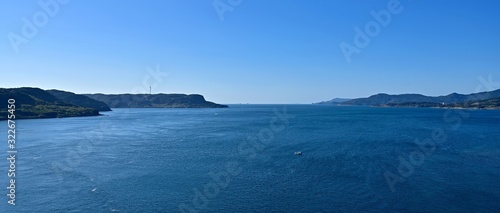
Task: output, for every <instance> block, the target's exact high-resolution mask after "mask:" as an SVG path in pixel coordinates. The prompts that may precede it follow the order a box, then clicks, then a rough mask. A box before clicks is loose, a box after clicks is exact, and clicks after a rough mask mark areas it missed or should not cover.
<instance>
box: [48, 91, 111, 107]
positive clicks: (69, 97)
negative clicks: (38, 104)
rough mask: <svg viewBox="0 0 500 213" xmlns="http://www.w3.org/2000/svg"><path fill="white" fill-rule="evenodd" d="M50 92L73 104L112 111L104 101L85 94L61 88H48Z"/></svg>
mask: <svg viewBox="0 0 500 213" xmlns="http://www.w3.org/2000/svg"><path fill="white" fill-rule="evenodd" d="M47 92H49V93H50V94H52V95H53V96H55V97H56V98H59V99H60V100H62V101H64V102H66V103H70V104H73V105H77V106H81V107H87V108H93V109H96V110H99V111H111V109H110V108H109V107H108V105H106V104H105V103H104V102H102V101H97V100H94V99H92V98H89V97H87V96H85V95H78V94H75V93H72V92H66V91H61V90H47Z"/></svg>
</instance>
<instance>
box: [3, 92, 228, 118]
mask: <svg viewBox="0 0 500 213" xmlns="http://www.w3.org/2000/svg"><path fill="white" fill-rule="evenodd" d="M9 99H14V100H15V109H14V110H15V111H14V114H15V116H16V117H15V118H16V119H37V118H65V117H83V116H99V115H101V114H100V113H99V112H106V111H111V108H226V107H228V106H226V105H221V104H216V103H213V102H209V101H206V100H205V98H204V97H203V96H202V95H196V94H195V95H184V94H147V95H146V94H137V95H132V94H120V95H104V94H85V95H80V94H75V93H72V92H67V91H61V90H43V89H40V88H33V87H21V88H0V100H1V101H3V102H5V103H6V104H4V105H2V104H0V120H7V118H8V110H9V109H7V101H8V100H9ZM96 99H98V100H96ZM11 110H12V109H11Z"/></svg>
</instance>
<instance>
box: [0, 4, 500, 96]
mask: <svg viewBox="0 0 500 213" xmlns="http://www.w3.org/2000/svg"><path fill="white" fill-rule="evenodd" d="M54 1H55V0H42V1H40V2H54ZM216 2H217V3H218V5H226V7H225V8H226V9H228V8H230V9H231V11H226V12H225V13H223V17H224V20H223V21H222V20H221V19H220V17H219V15H218V13H217V10H216V9H215V8H214V1H213V0H175V1H174V0H169V1H167V0H163V1H160V0H157V1H152V0H151V1H118V0H113V1H97V0H95V1H94V0H92V1H91V0H89V1H76V0H73V1H69V2H68V3H65V4H62V3H64V2H62V1H61V3H58V5H59V6H58V7H59V9H58V11H57V12H55V13H53V14H52V15H53V16H51V15H50V14H47V12H45V10H43V7H42V6H40V5H39V2H38V1H6V0H2V3H3V4H2V5H3V6H2V7H1V8H0V26H1V27H0V35H2V37H1V38H2V39H0V48H1V51H0V59H1V63H0V73H1V74H2V78H0V87H21V86H34V87H41V88H44V89H51V88H55V89H62V90H68V91H73V92H76V93H97V92H100V93H131V92H135V91H138V90H137V88H138V87H142V85H143V80H144V79H145V78H146V79H147V81H146V82H147V84H148V85H150V84H155V87H154V89H153V93H189V94H191V93H198V94H203V95H204V96H205V97H206V98H207V99H209V100H212V101H215V102H219V103H311V102H318V101H322V100H328V99H332V98H335V97H345V98H354V97H365V96H369V95H372V94H376V93H382V92H383V93H390V94H399V93H422V94H425V95H442V94H448V93H451V92H458V93H472V92H474V90H475V89H476V87H477V85H478V84H479V83H480V82H479V80H478V77H479V76H485V77H486V76H488V75H490V74H492V75H493V78H494V79H497V81H500V58H499V56H500V39H499V38H500V24H499V23H500V13H499V12H498V11H499V10H500V2H499V1H493V0H490V1H430V0H412V1H410V0H401V1H399V7H398V8H399V9H400V12H399V13H397V14H391V20H390V21H389V22H388V24H387V25H386V26H381V25H380V24H379V26H380V29H379V32H378V33H376V34H375V35H374V37H371V41H370V42H369V44H368V45H366V47H363V48H358V49H359V50H360V52H359V54H358V53H355V54H352V55H351V57H350V58H351V61H350V63H349V62H348V61H347V60H346V57H345V56H344V54H343V52H342V50H341V48H340V44H341V43H342V42H345V43H347V44H350V45H355V44H354V38H355V36H356V32H355V31H354V28H355V27H358V28H360V29H363V31H364V29H365V26H366V25H367V24H368V23H370V22H372V21H374V20H375V18H374V17H373V16H372V15H371V13H370V12H371V11H375V12H380V11H382V10H385V11H389V10H388V8H389V7H388V5H391V4H396V3H397V1H396V3H395V2H393V0H377V1H361V0H316V1H306V0H302V1H299V0H294V1H290V0H273V1H269V0H241V3H240V4H234V5H231V3H234V2H236V3H238V1H237V0H220V1H219V0H217V1H216ZM50 8H51V9H52V11H53V9H54V7H50ZM41 13H45V14H46V17H48V18H47V20H48V22H47V23H46V24H43V21H44V19H43V14H41ZM23 17H26V19H27V20H29V21H30V22H33V18H34V17H35V18H36V17H38V19H37V20H38V21H39V22H41V24H40V23H39V26H40V27H36V26H35V27H36V28H37V29H38V32H37V33H36V34H34V35H32V38H29V39H28V38H26V37H24V36H23V32H22V28H23V26H24V25H25V24H24V23H23ZM40 17H41V18H40ZM375 21H376V20H375ZM369 29H371V30H374V29H375V28H369ZM9 35H10V37H9ZM12 35H17V36H20V37H22V38H25V39H26V40H28V42H27V43H19V44H18V45H15V46H17V47H18V52H17V53H16V52H15V51H14V48H13V45H12V42H11V40H12ZM16 38H18V37H16ZM16 41H19V40H16ZM354 47H356V46H354ZM157 65H158V66H159V70H160V71H161V72H164V73H168V76H166V77H165V76H162V78H161V81H155V80H154V77H147V76H148V75H150V74H148V71H147V69H146V67H148V66H149V67H152V68H153V69H156V67H157ZM134 88H135V89H134Z"/></svg>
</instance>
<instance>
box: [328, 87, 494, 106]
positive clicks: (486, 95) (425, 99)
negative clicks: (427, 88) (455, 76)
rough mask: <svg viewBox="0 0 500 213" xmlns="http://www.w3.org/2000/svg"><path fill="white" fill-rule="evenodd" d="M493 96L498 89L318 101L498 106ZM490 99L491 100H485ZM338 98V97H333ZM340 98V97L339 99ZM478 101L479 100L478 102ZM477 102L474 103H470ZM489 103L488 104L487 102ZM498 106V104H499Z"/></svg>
mask: <svg viewBox="0 0 500 213" xmlns="http://www.w3.org/2000/svg"><path fill="white" fill-rule="evenodd" d="M495 98H500V90H495V91H490V92H480V93H472V94H468V95H464V94H457V93H452V94H449V95H446V96H437V97H432V96H425V95H420V94H402V95H388V94H377V95H373V96H370V97H368V98H357V99H352V100H347V101H342V102H339V101H337V102H333V100H332V101H327V102H320V103H322V104H338V105H364V106H400V107H402V106H413V107H438V106H440V107H443V106H446V107H451V106H455V107H476V108H480V107H483V108H484V107H486V108H492V107H498V106H495V103H496V102H495V100H494V99H495ZM489 99H492V100H491V101H489V102H488V101H486V100H489ZM334 100H339V99H334ZM340 100H341V99H340ZM478 101H480V102H478ZM474 102H476V103H478V104H476V105H474V104H472V103H474ZM488 103H489V104H488ZM499 106H500V105H499Z"/></svg>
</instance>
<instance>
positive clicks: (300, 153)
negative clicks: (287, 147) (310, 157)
mask: <svg viewBox="0 0 500 213" xmlns="http://www.w3.org/2000/svg"><path fill="white" fill-rule="evenodd" d="M294 154H295V155H302V152H300V151H299V152H294Z"/></svg>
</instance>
